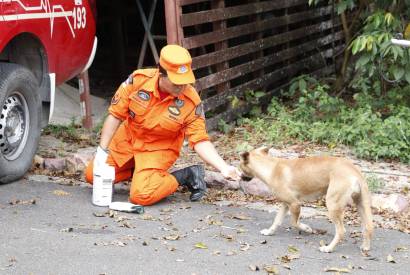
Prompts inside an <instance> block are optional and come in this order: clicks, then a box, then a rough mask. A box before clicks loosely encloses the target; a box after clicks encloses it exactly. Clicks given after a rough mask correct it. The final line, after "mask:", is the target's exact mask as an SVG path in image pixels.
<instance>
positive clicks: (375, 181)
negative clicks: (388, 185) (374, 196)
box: [366, 174, 385, 193]
mask: <svg viewBox="0 0 410 275" xmlns="http://www.w3.org/2000/svg"><path fill="white" fill-rule="evenodd" d="M366 182H367V186H368V187H369V190H370V192H372V193H375V192H377V191H379V190H380V189H382V188H383V187H384V185H385V183H384V181H383V180H381V179H379V178H378V177H376V176H375V175H374V174H370V175H368V176H366Z"/></svg>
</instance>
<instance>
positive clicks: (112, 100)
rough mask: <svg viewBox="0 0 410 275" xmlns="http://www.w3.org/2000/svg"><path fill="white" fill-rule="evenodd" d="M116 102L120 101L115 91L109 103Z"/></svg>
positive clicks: (113, 103) (114, 103)
mask: <svg viewBox="0 0 410 275" xmlns="http://www.w3.org/2000/svg"><path fill="white" fill-rule="evenodd" d="M118 102H120V96H119V94H118V93H115V94H114V96H113V97H112V99H111V105H116V104H118Z"/></svg>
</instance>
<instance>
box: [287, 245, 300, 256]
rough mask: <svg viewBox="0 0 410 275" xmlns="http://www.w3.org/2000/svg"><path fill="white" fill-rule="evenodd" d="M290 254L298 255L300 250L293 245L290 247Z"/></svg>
mask: <svg viewBox="0 0 410 275" xmlns="http://www.w3.org/2000/svg"><path fill="white" fill-rule="evenodd" d="M288 252H289V253H293V254H296V253H299V249H297V248H296V247H295V246H293V245H288Z"/></svg>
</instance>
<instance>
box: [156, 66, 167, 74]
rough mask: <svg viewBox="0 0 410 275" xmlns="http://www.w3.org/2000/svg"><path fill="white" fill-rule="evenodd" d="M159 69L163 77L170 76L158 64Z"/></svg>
mask: <svg viewBox="0 0 410 275" xmlns="http://www.w3.org/2000/svg"><path fill="white" fill-rule="evenodd" d="M158 69H159V73H160V74H162V75H163V76H168V74H167V71H166V70H165V69H164V68H163V67H162V66H161V65H159V64H158Z"/></svg>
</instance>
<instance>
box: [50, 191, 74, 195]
mask: <svg viewBox="0 0 410 275" xmlns="http://www.w3.org/2000/svg"><path fill="white" fill-rule="evenodd" d="M53 194H54V195H56V196H68V195H70V193H68V192H66V191H64V190H54V191H53Z"/></svg>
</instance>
